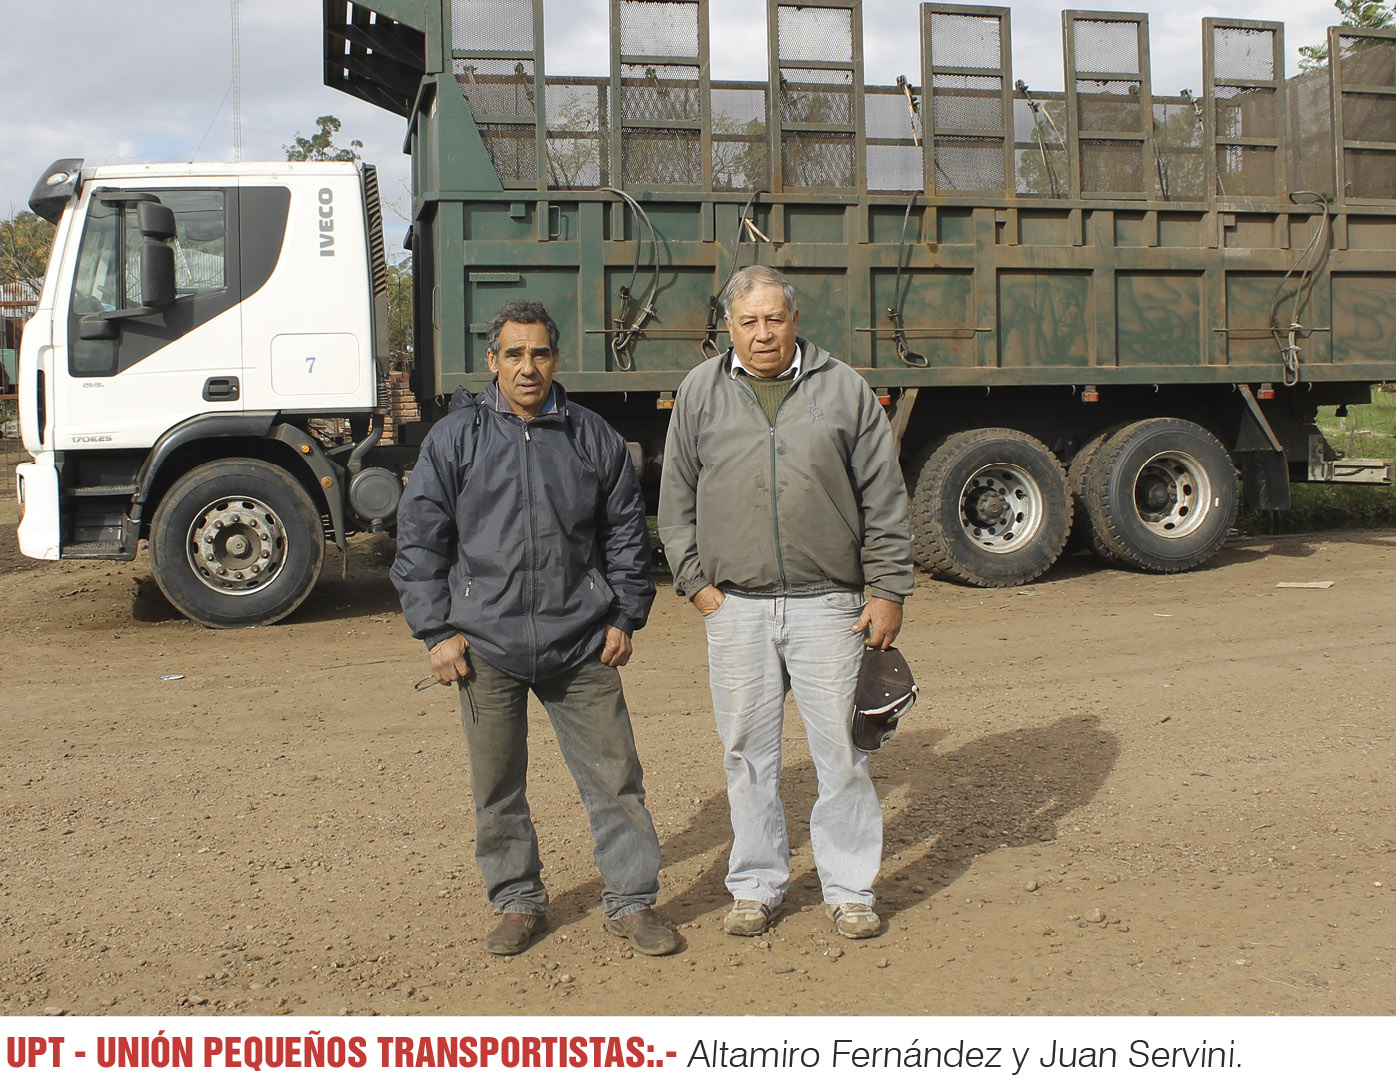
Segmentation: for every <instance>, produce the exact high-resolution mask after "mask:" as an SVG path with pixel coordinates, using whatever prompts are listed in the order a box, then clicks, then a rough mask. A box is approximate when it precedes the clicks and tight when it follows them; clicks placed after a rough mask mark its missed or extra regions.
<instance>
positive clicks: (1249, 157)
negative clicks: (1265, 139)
mask: <svg viewBox="0 0 1396 1087" xmlns="http://www.w3.org/2000/svg"><path fill="white" fill-rule="evenodd" d="M1275 154H1276V152H1275V149H1274V148H1272V147H1237V146H1230V147H1218V148H1217V186H1218V188H1219V189H1220V191H1221V192H1222V193H1224V194H1225V195H1227V196H1270V195H1273V194H1274V192H1275Z"/></svg>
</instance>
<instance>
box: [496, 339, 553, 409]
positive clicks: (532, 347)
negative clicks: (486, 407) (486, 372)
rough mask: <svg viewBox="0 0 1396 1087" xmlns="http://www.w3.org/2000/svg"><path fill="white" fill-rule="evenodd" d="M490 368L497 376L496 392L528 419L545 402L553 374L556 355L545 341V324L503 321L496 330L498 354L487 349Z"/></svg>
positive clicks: (551, 385) (541, 407) (551, 384)
mask: <svg viewBox="0 0 1396 1087" xmlns="http://www.w3.org/2000/svg"><path fill="white" fill-rule="evenodd" d="M486 358H487V359H488V360H489V364H490V370H491V371H492V372H493V373H496V374H498V375H499V391H500V393H501V395H503V397H504V399H505V400H506V401H507V402H508V404H509V406H510V407H511V408H513V409H514V413H515V414H516V415H520V416H522V417H523V418H525V419H532V418H533V417H534V416H536V415H537V414H538V413H539V412H540V411H542V410H543V405H544V404H546V403H547V402H548V391H549V390H550V389H551V388H552V387H553V375H554V374H555V373H557V356H556V355H554V354H553V349H552V347H551V346H550V345H549V344H548V329H547V326H546V325H544V324H541V323H535V324H531V325H521V324H519V323H518V322H517V321H506V322H505V323H504V327H503V328H501V329H500V330H499V354H497V355H496V354H495V353H494V352H493V351H490V352H488V354H487V355H486Z"/></svg>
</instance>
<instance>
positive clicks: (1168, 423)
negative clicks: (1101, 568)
mask: <svg viewBox="0 0 1396 1087" xmlns="http://www.w3.org/2000/svg"><path fill="white" fill-rule="evenodd" d="M1085 490H1086V510H1087V513H1088V514H1089V516H1090V521H1091V527H1092V530H1093V531H1094V533H1095V536H1096V538H1097V540H1098V541H1099V543H1100V546H1101V549H1102V551H1103V553H1104V555H1105V556H1106V557H1107V558H1110V559H1113V560H1114V561H1116V562H1119V563H1121V564H1122V565H1125V566H1132V567H1135V568H1136V569H1139V570H1148V571H1151V572H1154V573H1161V574H1174V573H1179V572H1181V571H1183V570H1191V569H1194V568H1195V567H1197V566H1200V565H1202V563H1204V562H1206V561H1207V560H1208V559H1210V558H1211V557H1212V556H1213V555H1215V554H1216V553H1217V550H1218V549H1219V548H1220V547H1221V545H1222V544H1223V543H1224V542H1226V534H1227V533H1228V532H1230V531H1231V524H1232V522H1233V521H1234V520H1235V519H1236V492H1237V488H1236V466H1235V465H1234V464H1232V462H1231V457H1230V456H1229V455H1228V454H1227V452H1226V448H1225V447H1224V446H1223V445H1222V444H1221V442H1220V441H1218V440H1217V438H1216V437H1215V436H1214V435H1213V434H1212V433H1211V431H1209V430H1206V429H1204V428H1203V427H1200V426H1198V425H1197V424H1196V423H1193V422H1189V421H1188V420H1186V419H1144V420H1141V421H1140V422H1138V423H1132V424H1130V425H1129V426H1127V427H1125V428H1124V429H1123V430H1121V431H1119V432H1118V433H1117V434H1115V435H1113V436H1112V437H1111V438H1109V439H1108V440H1107V441H1106V442H1105V444H1104V445H1102V446H1101V447H1100V450H1099V452H1097V453H1096V455H1095V457H1094V458H1093V459H1092V461H1091V463H1090V467H1089V469H1088V471H1087V473H1086V488H1085Z"/></svg>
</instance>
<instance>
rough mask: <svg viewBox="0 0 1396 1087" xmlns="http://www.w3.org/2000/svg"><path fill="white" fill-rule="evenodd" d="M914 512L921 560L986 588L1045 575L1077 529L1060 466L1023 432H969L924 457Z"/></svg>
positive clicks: (915, 478)
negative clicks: (1073, 523) (1070, 534)
mask: <svg viewBox="0 0 1396 1087" xmlns="http://www.w3.org/2000/svg"><path fill="white" fill-rule="evenodd" d="M911 510H912V529H913V535H914V537H915V545H914V546H915V553H916V561H917V563H918V564H919V565H920V566H922V567H923V568H924V569H928V570H931V571H933V572H936V573H940V574H944V575H945V576H946V577H948V578H950V579H951V580H953V581H959V582H962V583H963V584H966V585H978V586H982V587H985V588H997V587H1002V586H1008V585H1022V584H1024V583H1025V582H1028V581H1032V580H1033V579H1034V578H1036V577H1040V576H1041V575H1042V574H1043V573H1044V572H1045V571H1046V570H1047V568H1048V567H1050V566H1051V565H1052V563H1054V562H1056V561H1057V558H1058V556H1060V555H1061V553H1062V549H1063V548H1064V547H1065V546H1066V538H1067V533H1068V532H1069V531H1070V529H1071V499H1070V496H1069V495H1068V493H1067V488H1066V473H1065V472H1064V471H1063V470H1062V466H1061V462H1060V461H1058V460H1057V458H1056V457H1054V456H1053V455H1052V452H1051V450H1049V449H1048V448H1047V447H1046V446H1045V445H1043V444H1042V443H1041V442H1039V441H1038V440H1037V439H1036V438H1033V437H1031V436H1030V435H1027V434H1023V433H1021V432H1020V431H1016V430H1003V429H997V428H994V429H985V430H966V431H963V432H961V433H959V434H952V435H950V437H948V438H946V439H945V441H943V442H942V443H941V444H940V445H939V446H936V447H935V448H933V449H929V450H927V451H926V452H924V453H923V454H921V456H920V457H918V458H917V462H916V464H915V465H914V468H913V488H912V496H911Z"/></svg>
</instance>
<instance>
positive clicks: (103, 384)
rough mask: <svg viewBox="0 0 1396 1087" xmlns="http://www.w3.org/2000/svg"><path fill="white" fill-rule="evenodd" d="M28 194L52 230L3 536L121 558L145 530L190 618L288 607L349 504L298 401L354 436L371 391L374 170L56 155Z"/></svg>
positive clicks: (380, 324)
mask: <svg viewBox="0 0 1396 1087" xmlns="http://www.w3.org/2000/svg"><path fill="white" fill-rule="evenodd" d="M30 204H31V206H32V207H33V208H34V210H35V211H36V212H37V213H38V214H40V215H42V216H44V217H45V218H47V219H49V220H50V221H52V222H54V223H55V224H56V228H57V229H56V232H55V235H54V240H53V252H52V256H51V258H50V262H49V268H48V274H47V276H46V277H45V280H44V287H43V292H42V295H41V297H40V300H39V306H38V309H37V311H36V313H35V314H34V316H33V318H32V319H31V320H30V321H29V323H28V324H27V325H26V327H25V332H24V337H23V340H22V344H21V352H20V363H19V387H20V389H21V394H20V420H21V431H22V435H23V440H24V445H25V448H26V449H27V450H28V451H29V453H30V454H31V455H32V456H33V458H34V463H32V464H26V465H23V466H21V467H20V469H19V473H18V486H19V497H20V504H21V511H22V512H21V521H20V526H19V543H20V549H21V551H22V552H23V553H24V554H26V555H29V556H31V557H34V558H44V559H57V558H68V557H106V558H126V559H129V558H132V557H134V555H135V553H136V548H137V544H138V541H139V540H140V539H141V538H143V537H145V538H148V539H149V540H150V546H151V559H152V563H153V565H154V569H155V574H156V577H157V580H159V582H160V585H161V587H162V589H164V590H165V592H166V595H167V596H169V597H170V599H171V600H172V602H174V603H175V605H176V606H177V607H179V608H180V609H181V610H183V611H185V612H186V614H189V615H191V616H192V617H193V618H196V619H198V620H200V621H201V622H205V623H207V624H209V625H214V626H224V625H227V626H231V625H244V624H246V623H252V622H270V621H274V620H275V619H277V618H280V617H281V616H283V615H285V614H288V613H289V612H290V611H291V610H293V609H294V608H295V607H296V606H297V605H298V604H299V603H300V602H301V601H302V600H303V599H304V597H305V596H306V595H307V594H308V593H309V591H310V589H311V587H313V585H314V582H315V578H316V576H318V573H319V570H320V567H321V564H322V562H323V555H324V542H325V535H326V531H325V528H324V527H323V526H324V525H328V526H329V535H330V537H331V538H335V539H338V540H339V541H340V542H341V543H342V542H343V534H344V531H345V527H346V520H347V517H348V516H352V514H346V510H349V509H350V503H348V502H346V500H345V498H344V492H345V491H346V484H347V482H348V473H347V472H346V465H347V458H348V455H349V454H348V452H347V451H346V450H340V451H338V453H339V455H338V456H335V455H334V454H335V453H336V451H335V450H330V449H327V448H326V447H324V445H323V444H322V443H321V442H319V441H317V440H316V439H314V438H313V437H311V435H310V434H309V433H308V428H307V420H308V419H310V418H315V417H335V418H348V419H351V420H358V421H359V422H360V423H361V424H362V425H361V426H360V428H359V429H360V431H361V432H362V433H363V434H364V435H365V436H367V435H368V433H369V426H370V421H371V419H372V416H373V414H374V412H375V411H376V409H377V399H378V357H379V355H380V352H379V351H378V350H377V345H376V338H375V333H376V331H377V330H382V329H386V320H385V319H384V311H383V306H382V302H383V300H384V298H385V295H384V293H383V292H384V289H385V287H386V266H385V264H384V262H383V246H382V228H381V219H380V216H379V211H378V202H377V184H376V179H375V178H374V175H373V171H372V167H367V166H363V165H361V164H357V163H343V162H313V163H286V162H278V163H237V164H219V163H183V164H158V165H127V166H112V167H99V168H96V169H87V168H84V167H83V165H82V162H81V160H76V159H66V160H60V161H59V162H56V163H54V164H53V166H51V167H50V168H49V170H48V171H47V172H46V173H45V175H44V177H43V178H42V179H41V180H40V182H39V183H38V185H37V186H36V187H35V190H34V193H33V195H32V196H31V199H30ZM376 311H377V312H376ZM375 434H376V432H375ZM375 440H376V439H375ZM378 482H379V484H380V487H381V485H382V484H383V481H382V480H379V481H378ZM390 489H391V487H390ZM391 497H394V496H383V495H378V496H377V497H376V498H369V499H366V501H367V503H368V510H367V515H368V517H369V519H370V520H374V519H381V518H382V517H384V516H389V515H390V514H388V513H386V512H385V507H386V505H387V503H388V501H389V498H391Z"/></svg>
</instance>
